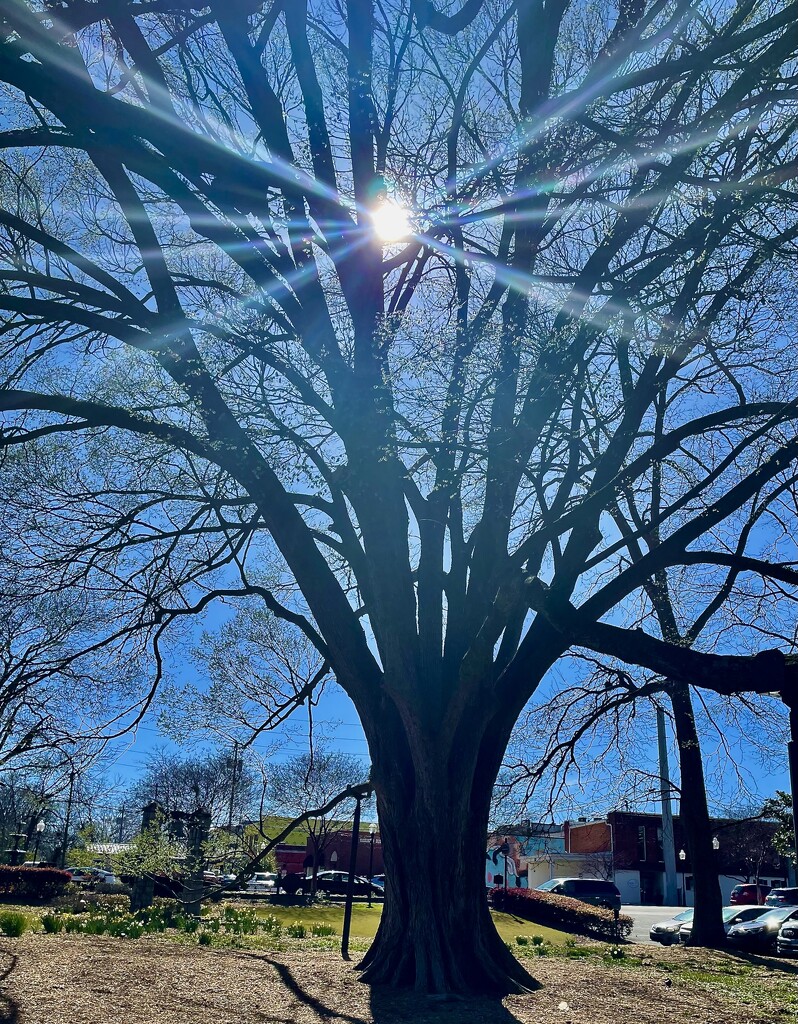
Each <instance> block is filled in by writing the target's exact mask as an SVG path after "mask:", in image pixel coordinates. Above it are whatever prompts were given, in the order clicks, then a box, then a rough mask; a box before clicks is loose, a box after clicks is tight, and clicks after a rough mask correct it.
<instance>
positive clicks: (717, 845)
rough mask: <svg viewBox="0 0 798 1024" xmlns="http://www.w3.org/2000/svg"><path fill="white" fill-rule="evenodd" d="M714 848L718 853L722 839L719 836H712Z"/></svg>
mask: <svg viewBox="0 0 798 1024" xmlns="http://www.w3.org/2000/svg"><path fill="white" fill-rule="evenodd" d="M712 849H713V850H715V852H716V853H717V851H718V850H719V849H720V839H718V837H717V836H713V837H712Z"/></svg>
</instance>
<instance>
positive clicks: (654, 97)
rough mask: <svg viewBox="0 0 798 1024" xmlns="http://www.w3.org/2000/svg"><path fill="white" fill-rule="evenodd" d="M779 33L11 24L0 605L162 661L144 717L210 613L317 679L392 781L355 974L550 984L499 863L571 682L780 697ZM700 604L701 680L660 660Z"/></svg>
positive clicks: (497, 8) (226, 6) (116, 12)
mask: <svg viewBox="0 0 798 1024" xmlns="http://www.w3.org/2000/svg"><path fill="white" fill-rule="evenodd" d="M796 15H798V4H796V3H795V2H789V0H739V2H736V3H735V2H732V0H724V2H721V3H709V2H699V3H697V4H696V3H687V2H686V0H652V2H650V3H646V2H644V0H621V2H620V3H618V4H615V3H612V2H606V3H604V2H601V3H595V4H585V3H573V2H572V3H569V2H568V0H516V2H510V0H465V2H464V3H462V4H457V3H441V4H436V3H433V2H431V0H345V2H344V0H313V2H311V0H296V2H290V3H282V2H279V0H274V2H261V0H223V2H221V0H220V2H216V0H211V2H208V3H203V2H202V0H196V2H194V0H127V2H121V3H106V2H104V0H97V2H87V0H58V2H55V0H53V2H49V0H48V2H39V0H9V2H7V3H6V4H4V5H3V9H2V13H0V25H1V26H2V42H1V43H0V81H2V82H3V83H5V87H4V108H5V111H6V112H5V114H4V119H3V129H2V132H0V146H2V147H3V164H2V168H3V173H2V183H1V184H0V207H1V208H0V309H2V310H3V311H4V314H5V318H4V323H3V332H2V339H3V343H2V349H0V367H2V384H3V389H2V391H0V410H2V413H3V430H2V436H1V438H0V439H1V440H2V444H3V452H4V455H3V458H4V462H3V474H4V488H5V489H6V491H7V494H8V499H9V500H8V512H7V516H6V521H5V523H4V524H3V530H4V533H5V535H6V537H7V543H5V544H4V547H3V555H2V557H3V559H4V562H5V563H6V565H7V566H8V567H9V569H13V573H11V572H9V573H8V578H9V579H13V580H14V592H15V594H17V595H22V596H24V598H25V599H26V600H28V599H33V598H35V597H38V596H40V595H44V594H47V593H51V592H53V591H58V592H65V593H69V594H72V595H75V596H76V597H77V598H79V599H80V600H83V601H84V602H86V603H87V605H88V604H89V603H90V604H91V607H94V608H102V614H101V615H97V616H95V617H94V622H95V627H96V628H95V630H94V634H93V637H92V641H91V644H90V645H88V647H89V651H90V652H92V651H95V650H98V649H101V650H103V651H106V652H109V655H108V656H111V653H112V654H113V657H114V658H116V659H117V660H118V661H119V662H120V663H123V664H125V663H127V662H128V660H129V659H130V658H137V657H140V656H142V654H143V652H145V651H150V652H152V654H153V663H154V665H155V673H154V675H155V678H154V680H153V682H152V683H151V685H150V686H149V688H147V690H146V693H144V694H141V693H139V694H137V695H134V696H135V697H136V699H140V700H143V701H144V702H146V700H147V698H148V695H150V694H151V693H152V692H153V688H154V687H155V686H156V685H157V683H158V680H159V678H160V674H161V662H162V651H163V638H164V636H165V635H166V634H167V632H168V631H169V630H170V629H174V628H177V627H179V624H180V623H181V622H184V621H186V620H187V619H188V618H190V617H191V616H194V615H196V614H199V613H201V612H203V611H204V610H205V609H207V608H208V607H210V606H211V605H212V604H213V603H214V602H221V601H224V602H229V601H235V600H237V599H239V598H253V597H255V598H259V599H260V600H261V601H262V602H263V603H264V605H265V606H266V607H267V608H268V609H269V610H270V611H271V613H272V614H274V615H276V616H278V617H280V618H282V619H284V620H285V621H286V622H288V623H290V624H291V625H292V626H293V627H294V628H295V629H296V630H297V631H299V632H300V633H301V634H303V635H304V637H305V638H306V639H307V640H308V641H309V642H310V643H311V644H312V645H314V646H315V648H316V649H317V651H318V652H319V655H320V658H321V661H322V664H323V665H325V666H329V668H330V669H331V671H332V672H333V673H334V674H335V677H336V679H337V681H338V682H339V684H340V685H341V686H342V687H343V688H344V689H345V691H346V692H347V693H348V694H349V696H350V697H351V698H352V700H353V701H354V703H355V705H356V707H357V709H358V713H359V715H360V717H361V721H362V722H363V726H364V730H365V732H366V736H367V739H368V741H369V745H370V748H371V753H372V760H373V779H374V784H375V788H376V793H377V800H378V809H379V813H380V819H381V833H382V839H383V851H384V855H385V863H386V872H387V899H386V913H385V914H384V916H383V923H382V925H381V928H380V932H379V934H378V936H377V940H376V941H375V944H374V946H373V947H372V951H371V952H370V954H369V955H368V956H367V958H366V960H365V961H364V965H363V966H364V968H365V976H366V977H367V978H373V979H376V980H383V981H385V980H388V981H398V982H407V981H411V982H413V983H414V984H416V985H417V986H418V987H419V988H423V989H430V990H434V991H447V990H449V989H453V988H454V989H458V988H460V989H462V988H468V987H478V988H488V987H491V986H496V987H503V986H507V985H516V986H519V985H520V986H522V985H524V984H526V983H528V978H526V976H525V974H524V972H523V971H521V970H520V968H518V966H517V965H515V964H514V962H513V961H512V958H511V957H510V956H509V954H508V953H507V950H506V948H505V947H504V946H503V944H501V943H500V942H499V940H498V939H497V937H496V934H495V931H494V930H493V928H492V925H491V924H490V921H489V918H488V916H487V912H486V911H485V910H484V907H482V905H481V889H482V882H481V873H482V864H481V857H482V852H481V851H480V844H481V843H482V837H483V836H484V831H485V827H486V824H487V816H488V807H489V798H490V788H491V785H492V783H493V780H494V778H495V775H496V772H497V771H498V768H499V765H500V762H501V756H502V752H503V750H504V747H505V745H506V742H507V739H508V737H509V735H510V731H511V729H512V725H513V723H514V721H515V719H516V718H517V716H518V714H519V713H520V711H521V709H522V708H523V707H524V705H525V704H526V703H527V701H528V700H529V698H530V697H531V696H532V695H533V694H534V692H535V690H536V688H537V687H538V686H539V684H540V682H541V680H542V679H543V678H544V676H545V674H546V672H547V671H548V669H549V668H550V667H551V666H552V665H553V664H554V663H555V662H556V661H557V659H558V658H560V657H562V656H563V655H564V654H565V652H567V651H568V650H569V649H571V648H573V647H575V646H576V647H583V648H587V649H590V650H593V651H595V652H599V653H600V654H601V655H602V656H606V657H610V658H617V659H620V660H621V661H626V662H628V663H633V664H637V665H641V666H643V667H645V668H647V669H648V670H651V671H652V672H655V673H657V674H658V675H659V676H661V677H667V678H669V679H675V680H681V681H682V682H693V683H698V684H700V685H705V686H711V687H714V688H717V689H718V690H720V691H724V692H735V691H737V690H741V689H747V688H766V689H774V690H779V689H785V690H786V689H788V688H790V687H791V686H792V682H791V675H792V672H793V670H792V668H791V667H790V666H789V665H786V664H785V661H784V658H783V656H782V654H781V653H780V651H779V650H773V651H767V650H766V651H765V652H763V653H759V654H758V656H757V657H756V658H754V659H752V658H751V657H750V655H752V654H755V653H756V652H757V651H759V650H760V649H761V648H773V647H777V648H785V649H786V645H787V643H788V642H789V639H790V630H789V629H788V628H785V627H783V624H782V623H781V621H780V619H781V618H785V617H787V618H789V617H790V616H791V614H792V612H791V607H792V606H791V605H790V604H789V603H787V602H785V597H790V598H791V597H792V595H793V592H794V588H795V584H796V582H798V571H796V569H795V568H794V561H795V550H794V549H795V544H794V539H793V531H792V529H791V522H792V517H793V515H794V493H795V479H796V477H795V470H794V461H795V455H796V454H797V453H798V437H797V436H796V430H795V424H796V416H797V415H798V404H796V403H797V401H798V393H797V392H796V365H795V357H794V349H793V347H792V346H791V345H790V340H789V339H790V335H791V333H792V331H793V329H794V322H793V317H794V309H795V306H794V301H793V299H794V282H793V279H792V276H791V275H792V270H791V266H792V261H794V259H795V243H796V237H798V220H796V217H795V211H796V198H798V197H796V194H795V191H794V187H793V182H794V178H795V174H796V169H798V164H797V163H796V131H795V129H796V110H795V101H796V65H795V53H794V44H793V41H792V39H791V37H790V33H789V31H788V29H789V26H790V25H792V24H794V22H795V20H796ZM677 580H678V583H679V587H680V594H681V595H682V596H683V599H684V600H685V601H686V602H687V606H688V607H689V613H686V614H687V615H688V618H689V621H690V622H695V621H697V620H698V619H701V618H702V616H703V617H707V618H709V619H713V620H714V621H716V622H719V621H721V618H722V617H723V616H725V617H726V619H725V623H726V624H727V625H730V626H733V627H734V628H733V630H731V632H727V633H724V634H723V635H722V637H721V642H722V643H723V645H724V646H723V649H722V651H720V652H715V651H713V650H712V649H711V648H712V646H713V644H712V643H710V642H707V644H706V649H701V646H700V644H698V643H691V641H690V638H689V637H687V636H686V633H685V631H684V630H681V629H679V623H678V622H676V623H675V624H674V626H675V628H673V629H667V630H663V629H662V628H661V627H660V626H659V625H658V624H657V622H656V619H655V617H654V616H653V615H652V588H653V590H654V591H656V589H657V588H663V587H668V586H671V585H673V584H674V583H675V582H676V581H677ZM705 595H707V596H706V597H705ZM718 595H721V597H720V599H719V600H716V598H717V597H718ZM785 609H787V611H786V612H785ZM715 640H716V641H717V635H716V637H715ZM763 641H764V642H763ZM304 696H306V694H305V695H304ZM452 849H455V850H456V851H457V852H456V853H455V854H452V853H451V850H452ZM452 858H453V859H452ZM444 862H446V863H447V866H448V868H449V870H450V871H451V873H453V874H454V875H455V876H456V877H458V878H459V879H461V882H462V890H463V893H462V897H461V898H458V899H452V898H451V893H450V892H449V891H448V890H444V888H443V886H442V884H441V883H440V881H437V882H436V881H435V879H434V872H431V871H430V864H442V863H444ZM414 929H417V930H416V931H414Z"/></svg>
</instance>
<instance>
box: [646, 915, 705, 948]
mask: <svg viewBox="0 0 798 1024" xmlns="http://www.w3.org/2000/svg"><path fill="white" fill-rule="evenodd" d="M694 913H695V911H694V910H693V908H692V907H690V908H689V909H688V910H683V911H682V912H681V914H677V915H676V917H672V918H670V920H668V921H658V922H657V923H656V924H654V925H652V926H651V930H650V931H649V933H648V937H649V938H650V939H651V941H652V942H661V943H662V945H663V946H672V945H673V944H674V942H678V941H679V929H680V928H681V927H682V925H683V924H690V923H691V922H692V920H693V914H694Z"/></svg>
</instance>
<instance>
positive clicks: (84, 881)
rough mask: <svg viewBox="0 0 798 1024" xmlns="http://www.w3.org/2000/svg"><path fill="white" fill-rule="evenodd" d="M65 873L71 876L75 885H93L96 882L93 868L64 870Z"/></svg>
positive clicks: (71, 880)
mask: <svg viewBox="0 0 798 1024" xmlns="http://www.w3.org/2000/svg"><path fill="white" fill-rule="evenodd" d="M64 871H66V873H67V874H68V875H69V876H70V877H69V880H70V882H74V883H75V885H91V883H92V882H94V881H95V877H94V874H93V873H92V870H91V868H64Z"/></svg>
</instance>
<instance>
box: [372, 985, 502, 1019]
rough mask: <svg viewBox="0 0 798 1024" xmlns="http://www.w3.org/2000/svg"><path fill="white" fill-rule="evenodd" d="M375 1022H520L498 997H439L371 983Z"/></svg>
mask: <svg viewBox="0 0 798 1024" xmlns="http://www.w3.org/2000/svg"><path fill="white" fill-rule="evenodd" d="M371 1013H372V1016H373V1018H374V1024H405V1022H411V1021H412V1024H438V1022H440V1024H477V1022H478V1024H518V1018H517V1017H516V1016H515V1014H513V1013H511V1012H510V1011H509V1010H508V1009H507V1007H505V1006H503V1005H502V1003H501V1001H500V1000H499V999H498V998H495V999H488V998H477V997H463V998H456V999H445V1000H442V999H435V998H434V997H433V998H430V997H429V996H422V995H419V994H418V993H416V992H407V991H405V992H403V991H401V990H397V989H393V988H387V987H383V986H382V985H372V986H371Z"/></svg>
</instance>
